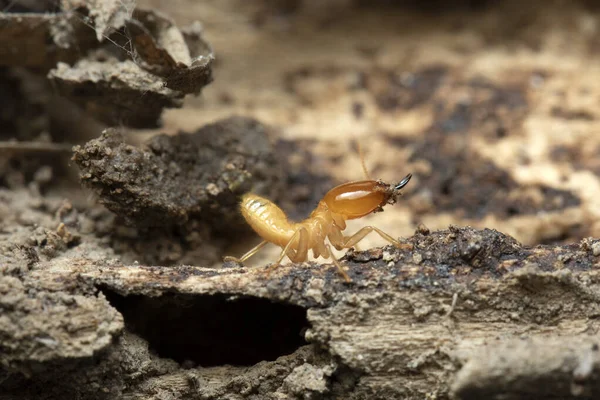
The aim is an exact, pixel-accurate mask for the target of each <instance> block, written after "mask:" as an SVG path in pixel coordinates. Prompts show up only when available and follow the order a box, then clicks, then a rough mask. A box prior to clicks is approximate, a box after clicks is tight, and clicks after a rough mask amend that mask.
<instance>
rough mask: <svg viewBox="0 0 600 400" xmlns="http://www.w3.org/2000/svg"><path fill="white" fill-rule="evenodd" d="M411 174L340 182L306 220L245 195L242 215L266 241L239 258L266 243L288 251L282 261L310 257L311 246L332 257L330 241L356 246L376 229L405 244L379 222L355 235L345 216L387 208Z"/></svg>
mask: <svg viewBox="0 0 600 400" xmlns="http://www.w3.org/2000/svg"><path fill="white" fill-rule="evenodd" d="M365 173H366V168H365ZM367 176H368V174H367ZM410 178H411V174H409V175H407V176H406V177H405V178H404V179H403V180H402V181H400V183H398V184H397V185H389V184H387V183H384V182H382V181H375V180H365V181H356V182H348V183H344V184H342V185H339V186H336V187H334V188H333V189H331V190H330V191H329V192H327V194H326V195H325V197H323V199H322V200H321V201H320V202H319V204H318V206H317V208H315V210H314V211H313V212H312V213H311V214H310V217H308V218H307V219H305V220H304V221H302V222H292V221H289V220H288V218H287V216H286V215H285V213H284V212H283V210H282V209H281V208H279V207H278V206H277V205H275V204H274V203H273V202H271V201H269V200H267V199H265V198H262V197H260V196H257V195H254V194H246V195H244V196H243V197H242V203H241V211H242V215H243V216H244V218H245V219H246V221H247V222H248V224H249V225H250V226H251V227H252V229H254V230H255V231H256V233H258V234H259V235H260V236H261V237H262V238H263V239H264V241H263V242H261V243H260V244H259V245H257V246H256V247H254V248H253V249H251V250H250V251H248V252H247V253H246V254H244V255H243V256H242V257H241V258H240V259H239V260H237V259H234V260H237V261H242V262H243V261H245V260H247V259H248V258H250V257H251V256H252V255H254V254H256V252H258V251H259V250H260V249H261V248H262V247H263V246H265V245H266V244H267V243H274V244H276V245H278V246H280V247H281V248H282V249H283V250H282V252H281V256H280V257H279V260H278V261H277V264H279V263H280V262H281V260H283V258H284V257H285V256H286V255H287V256H288V257H289V258H290V260H292V261H293V262H302V261H306V259H307V257H308V251H309V250H312V252H313V256H314V257H319V256H322V257H324V258H329V257H330V256H331V251H330V247H329V245H327V244H326V239H329V241H330V242H331V244H332V245H333V246H334V247H335V248H336V249H338V250H341V249H344V248H350V247H352V246H354V245H356V244H357V243H358V242H359V241H361V240H362V239H363V238H364V237H365V236H366V235H367V234H369V233H370V232H373V231H375V232H377V233H378V234H379V235H380V236H381V237H383V238H384V239H386V240H387V241H389V242H390V243H392V244H394V245H396V246H398V247H402V244H401V243H400V242H398V241H397V240H396V239H394V238H393V237H391V236H390V235H388V234H387V233H385V232H383V231H381V230H380V229H378V228H376V227H374V226H366V227H364V228H362V229H360V230H359V231H358V232H356V233H355V234H354V235H351V236H345V235H344V234H343V233H342V231H343V230H344V229H346V220H349V219H356V218H361V217H364V216H365V215H368V214H371V213H373V212H378V211H383V206H385V205H386V204H393V203H395V202H396V200H397V198H398V196H400V195H401V193H400V189H402V188H403V187H404V186H406V184H407V183H408V182H409V181H410ZM227 258H229V259H232V257H227ZM334 263H335V265H336V266H337V267H338V269H339V270H340V273H341V274H342V275H343V276H344V278H345V279H346V281H350V277H349V276H348V275H347V274H346V272H345V271H344V270H343V268H342V267H341V265H339V263H338V262H337V260H335V259H334Z"/></svg>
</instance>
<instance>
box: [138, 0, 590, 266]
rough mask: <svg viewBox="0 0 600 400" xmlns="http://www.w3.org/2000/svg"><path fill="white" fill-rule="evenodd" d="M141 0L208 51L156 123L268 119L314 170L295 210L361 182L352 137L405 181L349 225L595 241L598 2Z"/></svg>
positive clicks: (376, 166) (371, 160) (381, 171)
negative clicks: (181, 95) (200, 79)
mask: <svg viewBox="0 0 600 400" xmlns="http://www.w3.org/2000/svg"><path fill="white" fill-rule="evenodd" d="M142 4H143V5H145V6H152V7H156V8H159V9H161V8H162V9H163V10H164V11H165V12H168V13H169V14H170V15H171V16H172V17H173V18H174V19H175V20H176V21H177V22H178V23H180V24H186V23H189V22H191V21H192V20H195V19H198V20H200V21H202V23H203V25H204V29H205V35H206V38H207V40H208V41H209V42H210V43H211V44H212V45H213V47H214V49H215V55H216V62H215V65H214V77H215V81H214V82H213V83H212V84H211V85H210V86H208V87H207V88H206V89H205V91H204V92H203V95H202V96H200V97H198V98H188V99H186V103H185V106H184V107H183V108H182V109H179V110H170V111H167V112H166V113H165V115H164V123H165V125H164V129H166V130H167V131H171V132H175V131H177V130H178V129H188V130H190V129H194V128H195V127H197V126H198V125H202V124H205V123H207V122H211V121H214V120H216V119H218V118H222V117H226V116H229V115H231V114H241V115H247V116H252V117H255V118H257V119H259V120H260V121H261V122H263V123H266V124H269V125H271V126H274V127H276V128H277V129H278V130H279V131H278V132H279V133H278V137H277V139H276V140H285V141H290V142H292V143H293V151H291V153H290V155H289V157H291V158H293V160H292V161H293V162H295V163H296V164H298V165H305V166H306V165H307V166H308V167H309V169H310V170H311V171H312V173H313V174H314V177H315V180H314V183H313V186H312V189H310V193H306V204H296V205H297V206H305V207H304V208H305V210H302V211H301V212H300V214H302V213H304V214H305V215H306V214H307V213H308V212H309V210H310V208H311V206H314V205H315V204H316V201H318V199H319V198H321V197H322V196H323V195H324V193H325V192H326V191H327V190H328V189H329V188H330V187H332V186H333V185H334V184H337V183H341V182H344V181H349V180H358V179H362V178H363V174H362V171H361V168H360V163H359V157H358V155H357V152H356V142H360V143H361V145H362V146H363V148H364V151H365V156H366V162H367V165H368V166H369V169H370V170H371V172H372V175H373V176H374V177H376V178H381V179H383V180H386V181H392V182H393V181H398V180H399V179H401V178H402V177H403V176H404V175H405V174H406V173H408V172H412V173H413V174H414V178H413V181H412V182H411V183H410V184H409V185H408V186H407V188H406V189H405V193H406V196H405V197H404V198H403V200H402V201H401V202H400V203H399V204H397V205H394V206H388V207H386V209H385V212H384V213H380V214H376V215H371V216H369V217H367V218H364V219H361V220H358V221H353V222H352V223H351V224H350V226H349V229H348V232H352V231H354V230H356V229H358V228H360V227H361V226H363V225H366V224H373V225H376V226H378V227H380V228H381V229H383V230H384V231H386V232H389V233H390V234H392V235H393V236H409V235H411V234H412V233H413V232H414V230H415V228H416V227H417V226H418V224H420V223H422V224H424V225H426V226H427V227H428V228H430V229H445V228H447V227H448V225H449V224H457V225H472V226H475V227H479V228H484V227H486V228H494V229H497V230H499V231H502V232H504V233H508V234H511V235H513V236H514V237H516V238H517V239H518V240H519V241H521V242H523V243H525V244H530V245H535V244H551V243H564V242H575V241H577V240H579V239H581V238H583V237H586V236H599V235H600V231H599V230H600V225H599V218H598V217H599V216H600V191H599V189H600V182H599V180H598V176H599V175H598V174H599V173H600V160H599V159H598V158H597V155H598V150H600V147H599V146H600V134H599V132H598V127H599V126H600V125H599V122H598V121H599V119H598V118H599V116H600V112H599V110H600V69H599V64H598V60H599V59H598V53H599V51H600V35H599V34H598V33H599V29H600V27H599V22H600V19H599V18H600V2H597V1H528V2H522V1H511V0H508V1H476V0H471V1H467V0H464V1H457V0H454V1H452V0H449V1H443V0H438V1H391V0H389V1H356V0H330V1H310V0H307V1H300V0H297V1H253V2H245V1H233V0H225V1H222V0H219V1H203V2H197V1H178V2H174V3H169V5H168V6H167V5H166V3H165V2H162V1H144V2H141V3H140V5H142ZM306 153H309V154H310V158H307V157H308V156H307V154H306ZM284 190H285V189H284ZM290 208H291V207H290V205H288V206H287V211H288V212H290V213H291V212H293V210H291V209H290ZM297 216H298V215H297ZM381 244H383V241H382V240H381V239H379V238H377V237H375V236H373V237H370V236H369V237H367V239H365V242H363V244H361V247H362V248H366V247H370V246H373V245H381ZM238 251H239V250H238ZM276 252H277V249H273V253H272V254H268V255H267V254H265V256H266V257H267V259H268V258H269V257H271V259H272V257H274V256H275V253H276ZM254 262H256V261H254Z"/></svg>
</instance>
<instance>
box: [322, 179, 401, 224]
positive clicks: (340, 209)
mask: <svg viewBox="0 0 600 400" xmlns="http://www.w3.org/2000/svg"><path fill="white" fill-rule="evenodd" d="M410 178H412V175H411V174H408V175H406V177H405V178H404V179H402V180H401V181H400V182H399V183H398V184H396V185H390V184H388V183H385V182H382V181H373V180H368V181H356V182H348V183H344V184H342V185H339V186H336V187H334V188H333V189H331V190H330V191H329V192H328V193H327V194H326V195H325V197H324V198H323V201H324V202H325V204H326V205H327V208H328V209H329V210H330V211H331V212H334V213H336V214H340V215H342V216H344V217H345V218H346V219H355V218H360V217H364V216H365V215H368V214H371V213H373V212H379V211H383V206H385V205H386V204H394V203H395V202H396V200H397V199H398V197H399V196H401V195H402V193H400V189H402V188H403V187H404V186H406V185H407V184H408V182H409V181H410Z"/></svg>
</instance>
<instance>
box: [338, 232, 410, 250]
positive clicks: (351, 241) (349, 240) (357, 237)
mask: <svg viewBox="0 0 600 400" xmlns="http://www.w3.org/2000/svg"><path fill="white" fill-rule="evenodd" d="M371 232H376V233H377V234H379V236H381V237H382V238H384V239H385V240H387V241H388V242H390V243H391V244H393V245H394V246H396V247H398V248H401V249H402V248H403V249H412V245H410V244H403V243H400V242H399V241H397V240H396V239H394V238H393V237H391V236H390V235H388V234H387V233H385V232H384V231H382V230H381V229H379V228H376V227H374V226H365V227H364V228H361V229H360V230H359V231H358V232H356V233H355V234H354V235H352V236H346V237H345V242H344V247H346V248H350V247H352V246H354V245H355V244H356V243H358V242H360V241H361V240H363V239H364V238H365V236H367V235H368V234H369V233H371Z"/></svg>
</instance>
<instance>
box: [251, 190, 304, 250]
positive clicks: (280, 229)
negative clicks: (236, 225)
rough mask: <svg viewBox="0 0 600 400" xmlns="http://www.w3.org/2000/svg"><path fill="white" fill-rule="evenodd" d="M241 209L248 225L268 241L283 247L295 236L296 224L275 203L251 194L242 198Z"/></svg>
mask: <svg viewBox="0 0 600 400" xmlns="http://www.w3.org/2000/svg"><path fill="white" fill-rule="evenodd" d="M240 208H241V211H242V215H243V216H244V218H245V219H246V221H247V222H248V224H249V225H250V226H251V227H252V229H254V231H256V233H258V234H259V235H260V236H261V237H262V238H263V239H265V240H266V241H268V242H271V243H275V244H276V245H278V246H281V247H283V246H285V245H286V244H287V243H288V242H289V241H290V239H291V238H292V236H293V235H294V231H295V228H296V227H295V225H296V224H295V223H293V222H290V221H288V219H287V217H286V215H285V213H284V212H283V210H282V209H281V208H279V207H277V205H275V203H273V202H271V201H269V200H267V199H265V198H262V197H260V196H257V195H255V194H251V193H249V194H246V195H244V196H243V197H242V203H241V206H240Z"/></svg>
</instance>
